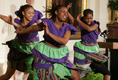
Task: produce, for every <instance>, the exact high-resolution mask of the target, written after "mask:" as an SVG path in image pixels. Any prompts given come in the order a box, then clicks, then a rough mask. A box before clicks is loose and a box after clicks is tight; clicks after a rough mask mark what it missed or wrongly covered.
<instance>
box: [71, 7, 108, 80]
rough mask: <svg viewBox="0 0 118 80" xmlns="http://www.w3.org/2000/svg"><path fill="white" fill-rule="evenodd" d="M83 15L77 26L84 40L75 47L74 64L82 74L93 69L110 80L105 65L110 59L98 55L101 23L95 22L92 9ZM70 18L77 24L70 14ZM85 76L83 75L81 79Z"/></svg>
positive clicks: (86, 10) (78, 19) (105, 79)
mask: <svg viewBox="0 0 118 80" xmlns="http://www.w3.org/2000/svg"><path fill="white" fill-rule="evenodd" d="M83 15H84V16H83V17H81V18H80V16H81V14H79V15H78V16H77V21H78V22H77V25H78V26H79V27H80V30H81V39H82V40H81V41H78V42H76V43H75V45H74V63H75V64H76V65H77V66H78V67H79V68H80V70H81V71H82V74H85V73H86V71H90V67H91V68H92V70H93V71H94V72H96V73H98V72H99V73H102V74H103V75H104V80H110V72H109V71H108V69H107V68H106V67H105V65H104V64H103V63H104V62H106V61H107V59H108V58H107V57H106V56H104V55H99V54H97V53H98V50H99V46H98V44H97V39H98V35H99V34H100V32H101V30H100V23H99V22H98V21H95V20H93V11H92V10H91V9H85V10H84V12H83ZM69 18H70V19H71V20H72V22H75V20H74V18H73V17H72V16H71V15H70V14H69ZM75 23H76V22H75ZM73 24H74V23H73ZM84 76H85V75H81V77H84Z"/></svg>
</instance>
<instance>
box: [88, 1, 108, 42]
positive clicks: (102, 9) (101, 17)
mask: <svg viewBox="0 0 118 80" xmlns="http://www.w3.org/2000/svg"><path fill="white" fill-rule="evenodd" d="M107 4H108V0H88V8H90V9H92V10H93V12H94V19H95V20H97V21H99V22H100V28H101V31H104V30H106V29H107V26H106V24H107V23H108V22H109V18H108V17H109V16H108V14H109V12H108V8H107ZM98 41H103V38H102V37H100V36H99V39H98Z"/></svg>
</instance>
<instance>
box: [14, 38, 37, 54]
mask: <svg viewBox="0 0 118 80" xmlns="http://www.w3.org/2000/svg"><path fill="white" fill-rule="evenodd" d="M37 43H38V42H36V41H33V42H32V43H24V42H20V41H18V39H13V40H12V46H13V47H14V48H16V49H17V50H18V51H20V52H22V53H29V54H30V53H31V50H32V49H33V48H34V47H35V46H36V45H37Z"/></svg>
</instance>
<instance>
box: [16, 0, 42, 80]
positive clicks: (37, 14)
mask: <svg viewBox="0 0 118 80" xmlns="http://www.w3.org/2000/svg"><path fill="white" fill-rule="evenodd" d="M34 2H35V0H26V3H27V4H28V5H31V6H33V5H34ZM17 13H18V11H16V12H15V14H16V15H17V16H18V14H17ZM42 16H43V14H42V13H41V12H40V11H38V10H35V11H34V17H33V18H32V20H36V21H37V20H38V22H39V23H40V22H41V17H42ZM17 19H20V18H19V17H17ZM18 74H19V71H15V73H14V80H17V76H18ZM25 76H27V75H26V74H25V73H24V76H23V78H25Z"/></svg>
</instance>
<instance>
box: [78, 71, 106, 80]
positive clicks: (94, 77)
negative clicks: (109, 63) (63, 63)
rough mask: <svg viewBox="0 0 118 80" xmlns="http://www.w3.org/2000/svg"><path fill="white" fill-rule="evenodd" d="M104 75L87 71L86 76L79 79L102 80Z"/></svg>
mask: <svg viewBox="0 0 118 80" xmlns="http://www.w3.org/2000/svg"><path fill="white" fill-rule="evenodd" d="M103 78H104V75H103V74H101V73H96V74H95V73H94V72H89V74H88V77H87V78H81V79H80V80H103Z"/></svg>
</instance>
